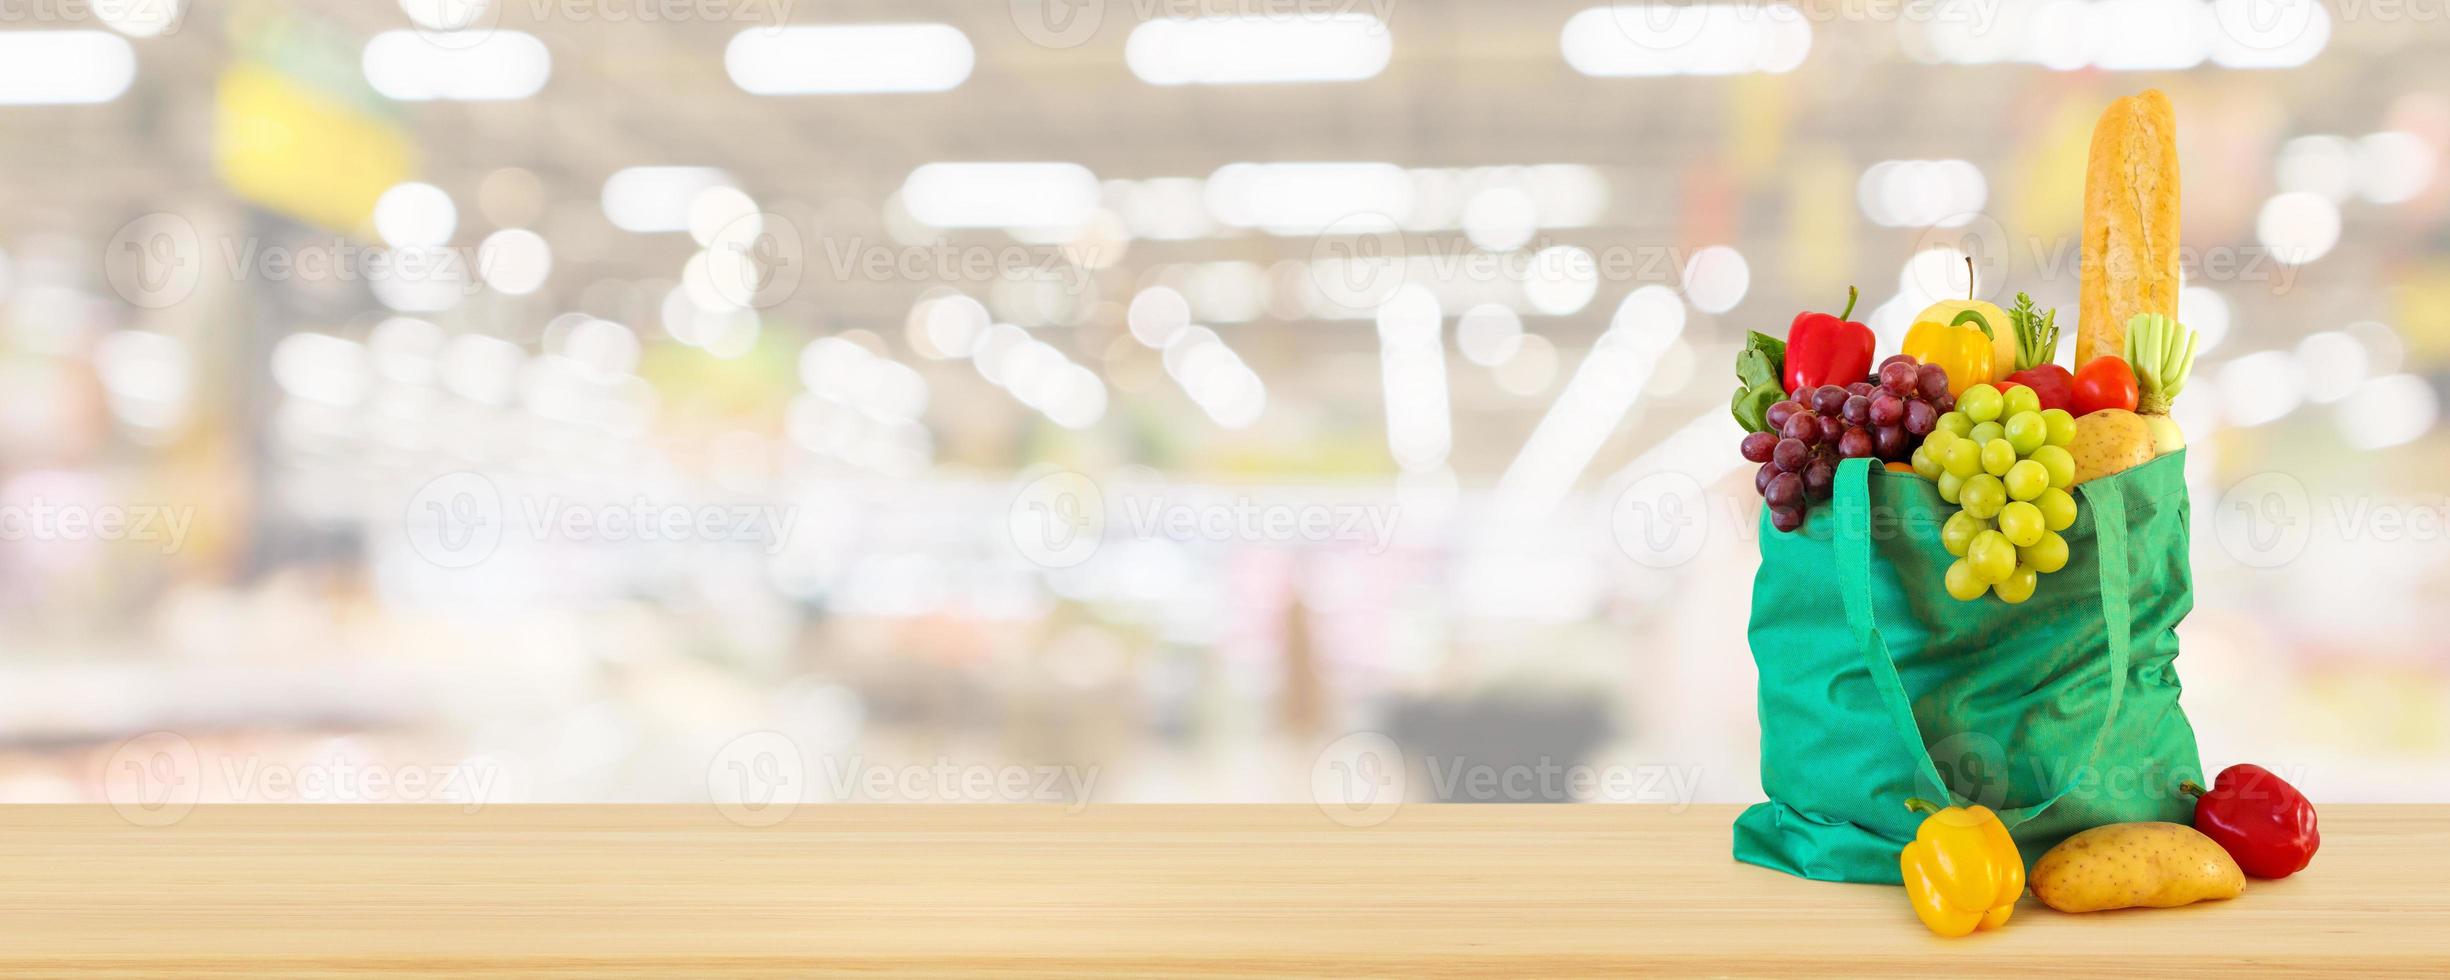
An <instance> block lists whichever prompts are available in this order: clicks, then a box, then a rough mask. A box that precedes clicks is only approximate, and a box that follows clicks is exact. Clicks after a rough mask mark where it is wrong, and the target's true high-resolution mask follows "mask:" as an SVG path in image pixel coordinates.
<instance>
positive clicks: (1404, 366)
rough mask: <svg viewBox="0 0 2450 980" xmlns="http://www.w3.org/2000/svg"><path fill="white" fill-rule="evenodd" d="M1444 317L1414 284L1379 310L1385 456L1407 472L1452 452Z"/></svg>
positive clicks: (1432, 466) (1434, 465)
mask: <svg viewBox="0 0 2450 980" xmlns="http://www.w3.org/2000/svg"><path fill="white" fill-rule="evenodd" d="M1444 320H1445V312H1444V311H1443V310H1441V309H1440V308H1439V306H1438V299H1437V297H1436V296H1434V295H1431V294H1430V292H1429V290H1428V289H1427V288H1425V287H1423V286H1420V285H1418V284H1407V285H1405V286H1403V287H1401V288H1399V289H1397V290H1396V291H1395V295H1393V296H1390V297H1388V298H1387V301H1386V303H1385V304H1383V305H1381V306H1379V308H1378V344H1379V348H1378V365H1379V377H1380V381H1381V383H1382V384H1384V385H1385V388H1386V399H1387V450H1388V451H1389V452H1391V453H1393V454H1394V456H1395V462H1396V464H1397V465H1399V466H1402V467H1403V468H1404V469H1405V470H1406V471H1408V472H1417V471H1421V470H1429V469H1435V468H1437V467H1439V466H1441V465H1444V464H1445V462H1446V456H1447V453H1448V452H1450V451H1452V450H1453V449H1454V445H1455V439H1454V429H1453V423H1452V421H1451V420H1450V419H1449V417H1448V416H1449V415H1450V414H1451V413H1450V411H1449V409H1448V405H1447V390H1446V345H1445V343H1444V341H1443V340H1442V339H1441V330H1440V328H1441V326H1442V325H1443V323H1444Z"/></svg>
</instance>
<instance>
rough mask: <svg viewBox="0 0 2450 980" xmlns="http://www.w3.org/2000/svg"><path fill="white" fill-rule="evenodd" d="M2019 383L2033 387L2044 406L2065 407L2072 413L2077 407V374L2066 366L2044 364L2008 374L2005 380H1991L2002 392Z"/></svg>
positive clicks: (2004, 392) (2035, 394)
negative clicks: (2068, 371) (2072, 372)
mask: <svg viewBox="0 0 2450 980" xmlns="http://www.w3.org/2000/svg"><path fill="white" fill-rule="evenodd" d="M2017 385H2024V386H2025V387H2027V388H2031V389H2033V395H2034V397H2035V398H2039V399H2041V402H2042V407H2043V408H2056V409H2063V410H2067V411H2069V412H2070V413H2071V414H2072V413H2073V411H2074V409H2075V404H2076V376H2075V375H2073V374H2069V373H2067V369H2066V368H2063V367H2060V366H2058V365H2056V364H2044V365H2041V366H2039V367H2029V368H2026V369H2024V370H2022V371H2018V372H2016V373H2015V374H2011V375H2008V377H2007V379H2006V380H2004V381H1994V382H1991V386H1992V387H1994V388H1997V389H1999V391H2000V393H2001V394H2006V393H2007V390H2008V389H2010V388H2013V387H2016V386H2017Z"/></svg>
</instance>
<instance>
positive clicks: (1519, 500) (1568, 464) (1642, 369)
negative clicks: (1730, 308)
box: [1497, 286, 1684, 514]
mask: <svg viewBox="0 0 2450 980" xmlns="http://www.w3.org/2000/svg"><path fill="white" fill-rule="evenodd" d="M1683 332H1684V301H1682V300H1680V299H1678V298H1677V297H1676V294H1675V292H1674V291H1672V290H1670V289H1668V288H1667V287H1665V286H1644V287H1642V288H1640V289H1636V290H1634V291H1633V292H1632V293H1631V294H1629V295H1627V296H1626V297H1625V301H1624V303H1623V304H1621V305H1619V306H1618V307H1617V308H1616V316H1615V317H1614V319H1613V320H1612V321H1611V322H1610V324H1609V326H1608V330H1607V332H1606V333H1603V334H1600V336H1599V341H1598V342H1597V343H1595V344H1593V345H1592V347H1591V353H1590V356H1588V357H1585V358H1583V361H1582V365H1581V366H1580V367H1577V368H1575V369H1574V377H1573V378H1572V380H1569V381H1567V382H1566V383H1565V390H1564V391H1562V392H1559V393H1558V394H1557V400H1556V402H1555V403H1554V404H1552V405H1551V406H1549V409H1548V414H1547V415H1546V416H1543V417H1542V418H1541V419H1540V424H1539V426H1538V427H1537V428H1535V429H1533V430H1532V432H1531V438H1530V439H1528V440H1526V441H1525V442H1524V444H1523V451H1522V454H1521V455H1518V456H1516V457H1515V458H1514V463H1513V465H1511V466H1508V467H1507V468H1506V474H1505V476H1503V477H1500V478H1499V479H1498V481H1497V491H1498V499H1499V500H1500V501H1501V508H1500V509H1501V510H1502V511H1504V512H1506V513H1510V514H1537V513H1543V512H1546V511H1547V510H1548V509H1549V508H1551V507H1554V506H1555V505H1556V504H1557V502H1558V501H1560V500H1563V499H1565V495H1566V493H1567V492H1569V491H1571V490H1572V489H1573V488H1574V481H1575V480H1577V479H1579V478H1581V476H1582V471H1583V469H1584V468H1586V467H1588V466H1590V465H1591V459H1592V457H1593V456H1596V455H1597V454H1598V453H1599V447H1601V446H1603V445H1605V444H1607V441H1608V436H1609V435H1610V434H1611V433H1614V432H1615V431H1616V426H1617V423H1619V422H1621V421H1623V420H1624V417H1625V412H1626V411H1627V410H1629V409H1631V408H1632V407H1633V404H1634V403H1635V402H1637V401H1640V400H1641V397H1642V388H1643V386H1644V385H1645V384H1647V383H1648V382H1649V381H1650V374H1651V371H1652V370H1653V369H1655V368H1656V367H1658V364H1659V354H1660V352H1661V351H1664V350H1666V349H1667V347H1668V345H1669V344H1672V343H1674V342H1675V340H1676V337H1677V335H1679V334H1682V333H1683Z"/></svg>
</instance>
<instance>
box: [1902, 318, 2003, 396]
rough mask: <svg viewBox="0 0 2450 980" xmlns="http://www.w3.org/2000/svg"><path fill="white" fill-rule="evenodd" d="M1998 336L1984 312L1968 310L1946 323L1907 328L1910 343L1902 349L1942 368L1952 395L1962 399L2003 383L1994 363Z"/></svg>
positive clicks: (1923, 322) (1925, 322)
mask: <svg viewBox="0 0 2450 980" xmlns="http://www.w3.org/2000/svg"><path fill="white" fill-rule="evenodd" d="M1968 324H1971V325H1970V326H1969V325H1968ZM1994 336H1996V334H1995V332H1994V331H1993V330H1992V329H1991V321H1990V318H1989V317H1986V316H1984V315H1983V314H1982V311H1981V310H1965V311H1962V312H1960V313H1958V314H1957V315H1956V316H1955V317H1953V318H1951V319H1950V320H1949V321H1948V322H1946V323H1942V322H1940V321H1938V320H1917V321H1915V323H1914V325H1913V326H1911V327H1908V328H1906V341H1905V343H1903V344H1900V345H1898V349H1899V350H1900V351H1903V352H1904V353H1906V354H1908V355H1911V356H1912V357H1913V358H1914V359H1915V360H1917V361H1921V362H1923V363H1925V364H1937V365H1939V366H1940V370H1943V371H1946V372H1948V393H1949V394H1951V395H1961V394H1964V393H1965V389H1967V388H1971V387H1973V386H1975V385H1978V384H1986V383H1989V382H1992V381H1996V380H1998V379H1999V377H2000V376H1999V374H1998V373H1997V371H1998V367H1997V365H1996V364H1995V363H1994V361H1993V357H1994V351H1995V350H1996V344H1995V343H1994V341H1993V340H1992V338H1993V337H1994Z"/></svg>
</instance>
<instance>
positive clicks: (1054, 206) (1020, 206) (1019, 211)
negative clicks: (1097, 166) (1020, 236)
mask: <svg viewBox="0 0 2450 980" xmlns="http://www.w3.org/2000/svg"><path fill="white" fill-rule="evenodd" d="M1099 192H1100V188H1099V186H1098V183H1097V175H1096V174H1093V173H1090V172H1089V168H1087V167H1083V166H1081V165H1080V164H1077V163H930V164H923V165H921V166H920V167H919V168H918V169H916V170H913V171H911V172H910V176H909V177H908V178H906V179H905V180H903V181H902V207H903V209H904V210H907V211H909V212H910V216H911V217H913V218H916V219H918V220H919V222H920V223H922V224H926V225H931V226H934V227H937V228H1068V227H1074V226H1077V225H1080V224H1081V223H1083V222H1085V221H1087V220H1089V216H1090V215H1091V214H1094V213H1095V212H1096V211H1097V206H1098V196H1099Z"/></svg>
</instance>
